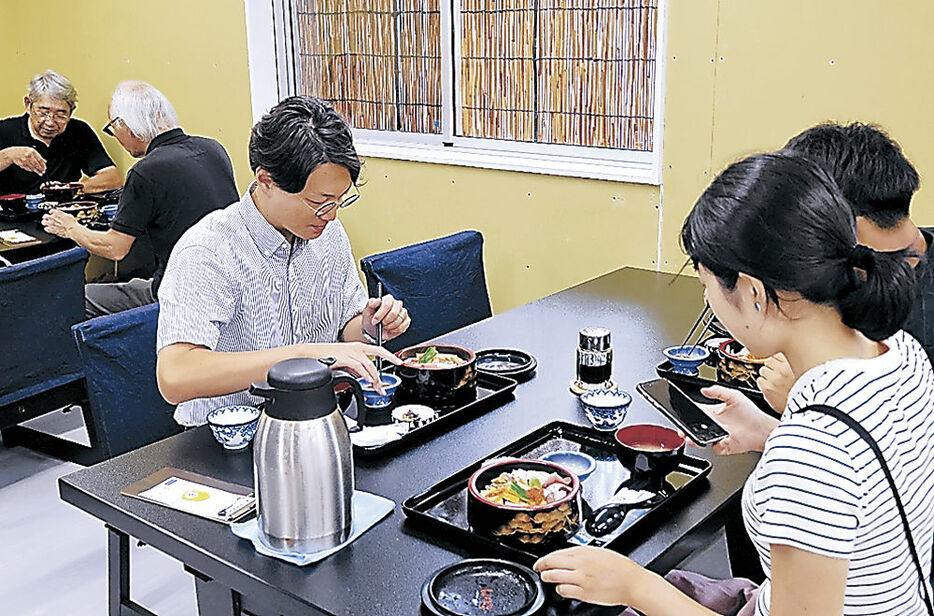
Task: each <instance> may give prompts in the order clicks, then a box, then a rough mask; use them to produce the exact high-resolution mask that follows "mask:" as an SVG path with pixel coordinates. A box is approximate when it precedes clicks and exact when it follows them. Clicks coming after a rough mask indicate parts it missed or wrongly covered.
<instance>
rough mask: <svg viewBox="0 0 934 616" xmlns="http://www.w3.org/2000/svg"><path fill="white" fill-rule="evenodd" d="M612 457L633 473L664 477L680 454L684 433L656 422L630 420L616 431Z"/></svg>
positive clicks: (682, 452) (674, 465) (679, 458)
mask: <svg viewBox="0 0 934 616" xmlns="http://www.w3.org/2000/svg"><path fill="white" fill-rule="evenodd" d="M615 440H616V457H618V458H619V461H620V462H622V463H623V465H624V466H626V467H627V468H629V469H631V470H632V473H633V474H634V475H642V476H650V477H664V476H665V475H667V474H668V473H670V472H671V471H673V470H675V468H677V466H678V464H679V463H680V462H681V458H682V457H683V456H684V442H685V441H684V437H683V436H681V435H680V434H678V432H677V431H676V430H672V429H671V428H667V427H665V426H659V425H657V424H630V425H628V426H624V427H622V428H620V429H619V430H617V431H616V434H615Z"/></svg>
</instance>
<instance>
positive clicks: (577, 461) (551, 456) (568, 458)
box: [541, 451, 597, 481]
mask: <svg viewBox="0 0 934 616" xmlns="http://www.w3.org/2000/svg"><path fill="white" fill-rule="evenodd" d="M541 459H542V460H544V461H546V462H553V463H555V464H557V465H558V466H563V467H564V468H566V469H567V470H569V471H571V472H572V473H574V474H575V475H577V478H578V479H580V480H581V481H583V480H585V479H587V478H588V477H590V474H591V473H593V472H594V469H596V468H597V461H596V460H594V459H593V457H592V456H589V455H587V454H586V453H584V452H582V451H549V452H548V453H546V454H544V455H543V456H541Z"/></svg>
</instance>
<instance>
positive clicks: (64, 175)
mask: <svg viewBox="0 0 934 616" xmlns="http://www.w3.org/2000/svg"><path fill="white" fill-rule="evenodd" d="M15 146H28V147H31V148H33V149H35V150H36V151H37V152H39V155H40V156H42V158H44V159H45V162H46V169H45V175H41V176H40V175H37V174H35V173H33V172H32V171H26V170H25V169H22V168H20V167H18V166H16V165H15V164H14V165H10V166H9V167H7V168H6V169H4V170H3V171H0V195H7V194H10V193H24V194H27V195H28V194H30V193H36V192H38V191H39V185H40V184H42V183H43V182H48V181H51V180H55V181H58V182H77V181H78V180H80V179H81V174H82V173H84V174H85V175H87V176H92V175H94V174H95V173H97V172H98V171H100V170H101V169H104V168H106V167H113V166H114V162H113V161H112V160H110V157H109V156H107V152H106V150H104V146H103V144H102V143H101V140H100V139H98V138H97V135H95V134H94V131H93V130H92V129H91V127H90V126H88V125H87V123H86V122H84V121H82V120H78V119H76V118H72V119H71V120H69V121H68V125H67V126H66V127H65V131H64V132H63V133H62V134H61V135H59V136H58V137H56V138H55V139H52V144H51V145H46V144H45V143H43V142H42V141H39V140H38V139H35V138H33V136H32V134H31V133H30V132H29V115H28V114H25V113H24V114H23V115H21V116H16V117H13V118H6V119H5V120H0V150H3V149H6V148H10V147H15Z"/></svg>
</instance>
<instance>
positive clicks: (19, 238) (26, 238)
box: [0, 229, 39, 244]
mask: <svg viewBox="0 0 934 616" xmlns="http://www.w3.org/2000/svg"><path fill="white" fill-rule="evenodd" d="M0 241H3V243H5V244H25V243H26V242H38V241H39V240H38V238H35V237H33V236H31V235H29V234H28V233H23V232H22V231H20V230H19V229H8V230H5V231H0Z"/></svg>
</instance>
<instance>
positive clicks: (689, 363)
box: [662, 344, 710, 376]
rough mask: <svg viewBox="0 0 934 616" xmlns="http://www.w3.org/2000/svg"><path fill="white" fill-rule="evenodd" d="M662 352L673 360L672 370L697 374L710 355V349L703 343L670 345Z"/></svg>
mask: <svg viewBox="0 0 934 616" xmlns="http://www.w3.org/2000/svg"><path fill="white" fill-rule="evenodd" d="M662 353H664V354H665V357H667V358H668V361H670V362H671V371H672V372H674V373H676V374H687V375H689V376H697V368H698V366H700V365H701V364H702V363H704V362H705V361H706V360H707V358H708V357H710V351H709V350H708V349H707V348H706V347H705V346H703V345H699V344H698V345H695V344H685V345H678V346H673V347H668V348H667V349H665V350H664V351H662Z"/></svg>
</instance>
